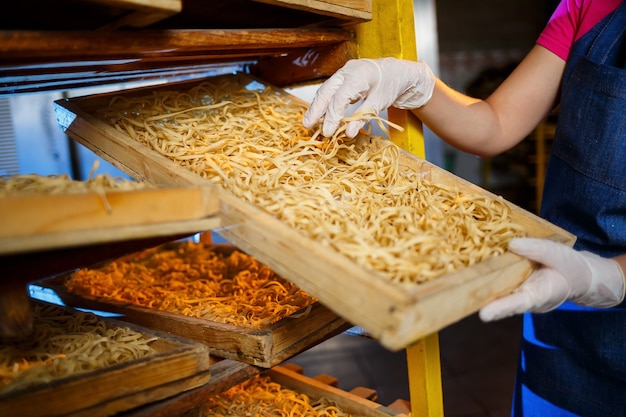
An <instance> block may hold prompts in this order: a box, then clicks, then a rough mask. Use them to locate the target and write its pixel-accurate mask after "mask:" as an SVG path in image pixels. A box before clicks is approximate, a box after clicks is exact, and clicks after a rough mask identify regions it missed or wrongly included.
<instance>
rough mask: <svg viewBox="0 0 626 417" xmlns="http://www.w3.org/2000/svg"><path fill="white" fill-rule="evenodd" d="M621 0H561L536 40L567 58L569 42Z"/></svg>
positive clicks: (578, 36)
mask: <svg viewBox="0 0 626 417" xmlns="http://www.w3.org/2000/svg"><path fill="white" fill-rule="evenodd" d="M622 1H623V0H561V2H560V3H559V5H558V6H557V8H556V10H555V11H554V13H553V14H552V17H551V18H550V21H549V22H548V24H547V25H546V27H545V29H544V30H543V32H542V33H541V34H540V35H539V38H538V39H537V43H538V44H539V45H541V46H543V47H544V48H546V49H548V50H550V51H552V52H554V53H555V54H556V55H558V56H559V57H560V58H563V59H564V60H567V58H568V57H569V53H570V50H571V49H572V45H573V44H574V42H575V41H576V40H578V39H579V38H580V37H581V36H583V35H584V34H585V33H587V32H588V31H589V30H590V29H591V28H593V27H594V26H595V25H596V24H597V23H598V22H599V21H600V20H602V19H603V18H605V17H606V16H607V15H608V14H609V13H611V12H612V11H614V10H615V9H617V7H618V6H619V5H620V4H621V3H622Z"/></svg>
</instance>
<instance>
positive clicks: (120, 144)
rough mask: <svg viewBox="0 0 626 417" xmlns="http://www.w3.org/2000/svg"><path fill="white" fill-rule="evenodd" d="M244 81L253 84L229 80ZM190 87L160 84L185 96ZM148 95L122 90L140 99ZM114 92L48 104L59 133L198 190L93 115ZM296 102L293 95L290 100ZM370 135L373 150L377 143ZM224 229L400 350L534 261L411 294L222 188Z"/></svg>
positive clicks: (529, 225) (554, 231)
mask: <svg viewBox="0 0 626 417" xmlns="http://www.w3.org/2000/svg"><path fill="white" fill-rule="evenodd" d="M236 77H240V78H241V83H242V84H243V85H245V83H246V82H249V81H250V78H248V77H246V76H244V75H236ZM196 83H197V82H193V83H184V84H179V85H176V86H172V85H170V86H166V87H161V88H169V89H180V90H184V89H187V88H191V87H192V86H193V85H195V84H196ZM146 92H147V89H135V90H129V91H127V92H123V93H121V94H123V95H128V96H132V95H143V94H146ZM114 94H120V93H112V94H103V95H96V96H87V97H82V98H76V99H66V100H58V101H56V102H55V106H56V107H57V109H59V110H57V113H58V114H59V115H61V117H60V118H59V119H58V121H59V124H60V125H61V127H62V128H63V129H64V130H65V131H66V133H67V134H68V135H69V136H70V137H72V138H74V139H75V140H77V141H79V142H81V143H82V144H84V145H85V146H86V147H88V148H90V149H91V150H93V151H94V152H95V153H97V154H98V155H100V156H102V157H103V158H105V159H107V160H109V161H110V162H111V163H113V164H114V165H116V166H118V167H119V168H120V169H122V170H124V171H126V172H127V173H129V174H130V175H131V176H133V177H134V178H142V179H145V180H148V181H149V182H153V183H156V184H194V185H198V184H203V183H205V182H206V180H204V179H203V178H201V177H200V176H199V175H196V174H195V173H193V172H191V171H188V170H186V169H183V168H182V167H180V166H179V165H178V164H176V163H175V162H174V161H172V160H169V159H167V158H166V157H163V156H161V155H160V154H157V153H156V152H154V151H152V150H150V149H147V147H145V146H143V145H141V144H140V143H139V142H136V141H134V140H133V139H131V138H130V137H127V136H126V135H123V134H120V133H119V132H118V131H116V130H115V129H114V128H113V127H111V126H109V125H107V124H106V123H104V122H102V121H100V120H98V119H97V118H96V117H94V112H95V111H96V109H98V108H101V107H103V106H105V105H106V104H108V102H109V100H110V98H111V96H112V95H114ZM294 100H295V101H297V100H298V99H297V98H294ZM381 141H382V139H373V140H372V143H371V146H377V144H380V143H382V142H381ZM400 154H401V158H402V159H403V161H402V165H403V166H410V167H412V168H413V169H414V170H417V171H418V172H420V173H423V174H424V175H428V176H429V177H430V178H431V180H432V181H434V182H436V183H441V184H443V185H454V186H455V187H457V188H458V189H460V190H465V191H468V192H472V193H479V194H481V195H484V196H487V197H490V198H494V199H495V198H497V196H495V195H494V194H492V193H490V192H488V191H486V190H483V189H481V188H480V187H478V186H476V185H474V184H471V183H470V182H468V181H465V180H463V179H462V178H459V177H457V176H455V175H454V174H452V173H449V172H448V171H445V170H443V169H441V168H439V167H437V166H436V165H434V164H431V163H429V162H428V161H425V160H422V159H420V158H417V157H416V156H414V155H412V154H409V153H408V152H404V151H402V150H400ZM218 198H219V200H220V218H221V222H222V227H221V229H219V230H217V232H218V233H220V234H221V235H222V236H224V237H225V238H226V239H228V240H229V241H230V242H231V243H233V244H234V245H236V246H237V247H239V248H240V249H241V250H243V251H244V252H246V253H248V254H250V255H252V256H254V257H256V258H257V259H258V260H259V261H261V262H263V263H265V264H266V265H268V266H270V267H271V268H272V269H273V270H274V271H276V272H277V273H278V274H280V275H281V276H283V277H285V278H287V279H289V280H291V281H293V282H294V283H296V284H297V285H298V286H299V287H300V288H302V289H304V290H305V291H307V292H308V293H309V294H311V295H313V296H314V297H316V298H317V299H319V300H320V302H321V303H323V304H324V305H326V306H328V307H329V308H331V309H332V310H333V311H335V312H336V313H337V314H339V315H340V316H342V317H344V318H345V319H346V320H348V321H349V322H351V323H353V324H354V325H357V326H360V327H363V328H364V329H366V330H367V331H368V332H369V333H370V334H371V335H372V336H373V337H375V338H377V339H378V340H379V341H380V342H381V344H382V345H384V346H385V347H387V348H389V349H391V350H397V349H401V348H404V347H406V346H408V345H409V344H411V343H414V342H415V341H416V340H418V339H419V338H422V337H424V336H426V335H428V334H430V333H432V332H436V331H438V330H440V329H442V328H444V327H446V326H448V325H450V324H452V323H454V322H456V321H458V320H460V319H462V318H464V317H466V316H468V315H470V314H473V313H475V312H476V311H478V310H479V309H480V308H481V307H482V306H484V305H485V304H487V303H488V302H489V301H491V300H493V299H495V298H497V297H499V296H502V295H504V294H507V293H509V292H511V291H512V290H513V289H515V288H516V287H517V286H518V285H519V284H520V283H521V282H523V280H524V279H525V278H526V277H527V276H528V274H529V273H530V271H531V270H532V268H533V264H532V263H531V262H530V261H528V260H526V259H524V258H521V257H519V256H516V255H514V254H512V253H505V254H504V255H501V256H497V257H494V258H490V259H487V260H486V261H483V262H481V263H478V264H475V265H473V266H472V267H469V268H465V269H462V270H459V271H456V272H453V273H450V274H447V275H445V276H443V277H440V278H438V279H436V280H433V281H430V282H428V283H426V284H422V285H416V286H415V287H413V288H411V289H407V288H405V287H400V286H398V285H396V284H393V283H392V282H390V281H389V280H388V279H385V278H384V277H382V276H381V275H380V274H379V273H378V272H376V271H373V270H369V269H365V268H363V267H361V266H359V265H357V264H355V263H354V262H352V261H351V260H349V259H347V258H346V257H344V256H341V255H340V254H338V253H337V252H336V251H334V250H333V249H331V248H329V247H327V246H324V245H322V244H320V243H318V242H315V241H313V240H312V239H309V238H307V237H305V236H303V235H302V234H301V233H300V232H299V231H297V230H295V229H294V228H292V227H289V226H287V225H286V224H285V223H283V222H281V221H280V220H278V219H276V218H275V217H273V216H271V215H269V214H268V213H267V212H265V211H264V210H263V209H262V208H260V207H255V206H253V205H251V204H249V203H247V202H245V201H243V200H241V199H238V198H236V197H234V196H232V195H231V194H230V193H228V192H226V191H223V190H221V189H220V191H219V192H218ZM509 206H510V208H511V209H512V211H513V217H514V220H516V221H518V222H520V223H522V224H523V225H524V226H525V227H526V229H527V230H528V232H529V235H530V236H533V237H539V238H550V239H554V240H558V241H561V242H563V243H565V244H568V245H572V244H573V242H574V240H575V237H574V236H573V235H571V234H570V233H568V232H566V231H565V230H563V229H561V228H559V227H557V226H555V225H553V224H551V223H549V222H547V221H545V220H544V219H541V218H539V217H538V216H536V215H534V214H532V213H530V212H527V211H525V210H523V209H522V208H520V207H517V206H515V205H513V204H509Z"/></svg>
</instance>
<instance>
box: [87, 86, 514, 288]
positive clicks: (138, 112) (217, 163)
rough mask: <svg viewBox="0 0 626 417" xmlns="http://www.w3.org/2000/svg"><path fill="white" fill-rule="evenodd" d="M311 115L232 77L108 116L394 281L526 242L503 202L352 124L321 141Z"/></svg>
mask: <svg viewBox="0 0 626 417" xmlns="http://www.w3.org/2000/svg"><path fill="white" fill-rule="evenodd" d="M183 98H184V99H183ZM121 103H123V106H122V105H120V104H121ZM203 106H204V107H203ZM305 109H306V105H305V104H303V103H300V102H297V101H294V100H293V99H292V98H291V97H290V96H288V95H286V94H284V93H282V92H278V91H274V90H273V89H271V88H269V87H267V88H265V89H263V90H259V91H250V90H247V89H245V88H244V87H241V86H239V85H237V83H236V82H235V81H233V80H231V79H227V78H223V79H219V80H217V81H212V82H205V83H202V84H200V85H199V86H196V87H194V88H192V89H190V90H189V91H169V92H163V91H154V92H153V94H152V95H151V96H146V97H142V98H135V99H131V98H125V99H123V100H121V99H120V100H117V101H112V102H111V105H110V106H109V107H107V108H104V109H102V110H101V111H99V112H98V116H99V117H101V118H102V119H103V120H105V121H107V122H108V123H111V124H112V125H114V126H115V127H116V128H117V129H118V130H120V131H122V132H127V135H128V136H130V137H132V138H134V139H136V140H139V141H140V142H142V143H144V144H145V145H146V146H148V147H150V148H152V149H155V150H157V151H158V152H160V153H162V154H164V155H166V156H167V157H169V158H171V159H172V160H174V161H177V162H178V163H179V164H180V165H181V166H182V167H184V168H185V169H189V170H191V171H193V172H195V173H197V174H198V175H200V176H202V177H203V178H206V179H207V180H209V181H211V182H213V183H217V184H219V185H220V186H221V187H223V188H224V189H226V190H228V191H230V192H231V193H233V194H234V195H236V196H238V197H240V198H242V199H244V200H246V201H248V202H250V203H252V204H254V205H257V206H259V207H262V208H263V209H265V210H266V211H267V212H269V213H270V214H271V215H273V216H275V217H277V218H279V219H280V220H281V221H283V222H285V223H286V224H288V225H290V226H292V227H294V228H296V229H297V230H299V231H301V232H302V233H303V234H305V235H307V236H309V237H310V238H311V239H313V240H316V241H318V242H320V243H322V244H324V245H328V246H330V247H332V248H334V249H335V250H336V251H337V252H339V253H341V254H343V255H345V256H346V257H348V258H350V259H352V260H353V261H355V262H356V263H358V264H360V265H363V266H365V267H366V268H369V269H372V270H375V271H377V272H378V273H380V274H381V275H383V276H386V277H387V278H388V279H390V280H391V281H393V282H397V283H403V284H408V285H411V284H414V283H421V282H425V281H428V280H431V279H433V278H436V277H438V276H441V275H442V274H445V273H448V272H450V271H453V270H457V269H459V268H463V267H467V266H470V265H473V264H475V263H477V262H480V261H482V260H485V259H487V258H489V257H492V256H497V255H498V254H501V253H503V252H504V251H505V248H506V245H507V242H508V240H510V239H511V238H512V237H515V236H522V235H524V234H525V231H524V229H523V228H522V227H521V226H520V225H519V224H517V223H515V222H514V221H513V217H512V214H511V211H510V209H509V207H508V205H507V204H506V202H505V201H503V200H502V199H499V198H490V197H489V198H488V197H485V196H483V195H480V194H473V193H468V192H463V191H461V190H457V189H455V188H454V187H451V186H444V185H442V184H437V183H433V182H432V181H429V180H428V178H426V176H425V175H423V173H422V172H419V171H418V169H417V168H415V167H407V166H403V165H401V158H400V155H399V149H398V147H397V146H395V145H393V144H391V143H385V142H383V145H382V146H380V148H379V149H378V150H376V149H375V148H373V147H372V146H371V145H370V143H369V141H370V136H369V135H368V134H365V135H360V136H358V137H357V138H355V139H350V138H347V137H346V136H345V124H343V125H342V126H341V127H340V129H339V130H338V131H337V132H336V133H335V134H334V135H333V137H330V138H327V137H323V135H322V134H321V131H320V129H319V128H318V129H317V130H316V131H315V132H310V131H308V130H306V129H304V128H303V127H302V123H301V120H302V116H303V113H304V110H305ZM359 118H368V119H374V120H375V121H376V122H378V123H379V125H380V126H381V128H382V129H383V130H386V127H385V124H387V125H389V126H391V127H394V128H398V129H400V127H399V126H396V125H393V124H390V123H389V122H387V121H384V120H382V119H381V118H379V117H377V116H375V115H372V114H356V115H353V116H351V117H350V118H347V119H346V121H350V120H358V119H359ZM129 125H132V127H133V128H132V130H128V131H127V130H126V129H127V128H126V127H125V126H129Z"/></svg>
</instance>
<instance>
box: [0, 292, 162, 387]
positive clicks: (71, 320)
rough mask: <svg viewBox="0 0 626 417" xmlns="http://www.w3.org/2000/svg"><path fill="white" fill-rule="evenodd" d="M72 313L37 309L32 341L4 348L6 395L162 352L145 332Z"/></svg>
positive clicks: (0, 350) (0, 370)
mask: <svg viewBox="0 0 626 417" xmlns="http://www.w3.org/2000/svg"><path fill="white" fill-rule="evenodd" d="M66 311H67V310H65V309H64V308H63V307H60V306H54V305H49V306H48V305H42V304H33V316H34V328H33V333H32V334H31V335H30V336H29V338H28V339H26V340H23V341H19V342H9V341H5V342H2V343H0V395H2V394H6V393H9V392H13V391H16V390H19V389H24V388H29V387H34V386H37V385H39V384H43V383H46V382H50V381H55V380H58V379H61V378H64V377H68V376H72V375H76V374H81V373H85V372H88V371H93V370H97V369H103V368H106V367H109V366H113V365H116V364H122V363H126V362H130V361H133V360H136V359H140V358H143V357H146V356H149V355H152V354H155V353H156V351H155V350H154V349H153V348H152V347H151V346H150V342H152V340H148V339H146V338H145V337H144V336H143V335H142V334H141V333H139V332H136V331H134V330H131V329H129V328H126V327H115V326H111V325H109V324H107V323H106V322H104V320H102V319H100V318H98V317H97V316H95V315H94V314H92V313H85V312H78V311H77V312H72V313H67V312H66Z"/></svg>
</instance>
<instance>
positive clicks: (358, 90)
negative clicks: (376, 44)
mask: <svg viewBox="0 0 626 417" xmlns="http://www.w3.org/2000/svg"><path fill="white" fill-rule="evenodd" d="M434 86H435V76H434V74H433V73H432V71H431V70H430V68H429V67H428V65H426V64H425V63H423V62H415V61H405V60H400V59H395V58H380V59H376V60H372V59H356V60H351V61H348V62H347V63H346V64H345V65H344V66H343V68H341V69H340V70H339V71H337V72H336V73H335V74H333V76H332V77H330V78H329V79H328V80H326V82H325V83H324V84H322V85H321V86H320V88H319V89H318V91H317V93H316V95H315V98H314V99H313V102H312V103H311V106H310V107H309V109H308V110H307V112H306V114H305V115H304V119H303V120H302V124H303V125H304V127H306V128H311V127H313V126H315V125H316V124H317V123H318V122H319V121H320V119H322V118H323V119H324V123H323V125H322V133H323V135H324V136H326V137H330V136H332V135H333V134H334V133H335V131H336V130H337V128H338V127H339V123H340V122H341V119H342V118H343V117H345V116H346V110H347V109H348V106H350V105H351V104H353V103H356V102H357V101H359V100H363V103H362V104H361V105H360V106H359V108H358V109H357V110H356V112H360V111H371V112H372V113H373V114H375V115H377V114H378V113H380V112H381V111H383V110H386V109H387V108H389V107H391V106H394V107H397V108H399V109H415V108H418V107H421V106H423V105H424V104H426V102H428V100H429V99H430V97H431V96H432V93H433V89H434ZM364 124H365V121H363V120H361V121H352V122H350V123H348V126H346V135H347V136H348V137H355V136H356V135H357V133H358V132H359V129H360V128H361V127H363V125H364Z"/></svg>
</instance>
